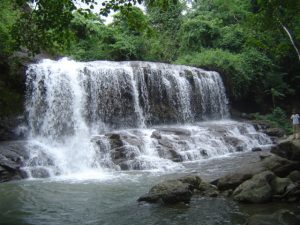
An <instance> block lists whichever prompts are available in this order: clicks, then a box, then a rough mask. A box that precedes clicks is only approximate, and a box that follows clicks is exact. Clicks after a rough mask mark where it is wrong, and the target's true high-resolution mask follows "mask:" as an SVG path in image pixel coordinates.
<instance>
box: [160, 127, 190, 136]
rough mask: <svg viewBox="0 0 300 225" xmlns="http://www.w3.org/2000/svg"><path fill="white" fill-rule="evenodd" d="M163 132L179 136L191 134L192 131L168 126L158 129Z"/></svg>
mask: <svg viewBox="0 0 300 225" xmlns="http://www.w3.org/2000/svg"><path fill="white" fill-rule="evenodd" d="M158 130H159V131H160V132H162V133H167V134H175V135H178V136H191V131H189V130H187V129H183V128H175V127H166V128H159V129H158Z"/></svg>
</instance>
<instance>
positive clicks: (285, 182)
mask: <svg viewBox="0 0 300 225" xmlns="http://www.w3.org/2000/svg"><path fill="white" fill-rule="evenodd" d="M292 183H293V182H292V181H291V179H290V178H280V177H275V178H274V179H273V180H272V181H271V187H272V191H273V194H275V195H282V194H284V193H285V192H286V191H287V187H288V186H289V185H291V184H292Z"/></svg>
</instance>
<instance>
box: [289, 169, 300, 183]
mask: <svg viewBox="0 0 300 225" xmlns="http://www.w3.org/2000/svg"><path fill="white" fill-rule="evenodd" d="M288 177H289V178H290V179H291V180H292V181H293V182H299V183H300V171H299V170H294V171H292V172H291V173H290V174H289V175H288Z"/></svg>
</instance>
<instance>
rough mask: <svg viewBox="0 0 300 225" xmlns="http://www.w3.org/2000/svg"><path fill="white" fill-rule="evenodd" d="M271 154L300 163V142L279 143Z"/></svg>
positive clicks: (287, 141)
mask: <svg viewBox="0 0 300 225" xmlns="http://www.w3.org/2000/svg"><path fill="white" fill-rule="evenodd" d="M271 152H272V153H273V154H275V155H279V156H281V157H283V158H286V159H289V160H294V161H300V140H284V141H281V142H279V143H278V144H277V145H276V146H275V147H273V148H272V149H271Z"/></svg>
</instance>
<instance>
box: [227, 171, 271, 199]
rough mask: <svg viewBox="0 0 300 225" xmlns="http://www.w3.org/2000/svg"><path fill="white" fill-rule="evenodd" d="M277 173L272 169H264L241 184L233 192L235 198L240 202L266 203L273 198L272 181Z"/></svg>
mask: <svg viewBox="0 0 300 225" xmlns="http://www.w3.org/2000/svg"><path fill="white" fill-rule="evenodd" d="M274 178H275V175H274V174H273V173H272V172H270V171H264V172H262V173H259V174H257V175H255V176H253V177H252V178H251V179H249V180H247V181H245V182H243V183H242V184H240V185H239V186H238V187H237V188H236V189H235V190H234V192H233V198H234V199H235V200H236V201H240V202H250V203H264V202H268V201H270V200H271V198H272V187H271V185H270V182H271V181H272V180H273V179H274Z"/></svg>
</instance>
